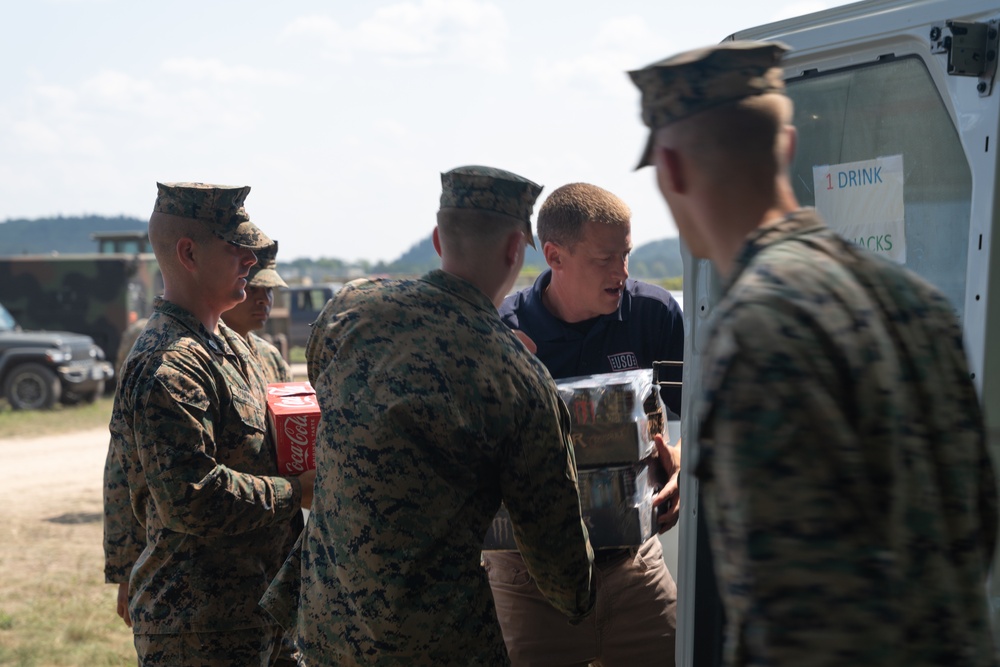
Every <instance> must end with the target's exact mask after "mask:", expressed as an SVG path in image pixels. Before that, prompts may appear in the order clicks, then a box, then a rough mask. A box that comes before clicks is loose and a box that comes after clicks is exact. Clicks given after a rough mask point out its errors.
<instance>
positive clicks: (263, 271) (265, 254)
mask: <svg viewBox="0 0 1000 667" xmlns="http://www.w3.org/2000/svg"><path fill="white" fill-rule="evenodd" d="M254 254H255V255H257V263H256V264H254V265H253V266H251V267H250V273H248V274H247V285H249V286H250V287H288V284H287V283H286V282H285V281H284V280H282V279H281V276H280V275H278V261H277V256H278V242H277V241H275V242H274V243H272V244H271V245H269V246H267V247H266V248H261V249H260V250H255V251H254Z"/></svg>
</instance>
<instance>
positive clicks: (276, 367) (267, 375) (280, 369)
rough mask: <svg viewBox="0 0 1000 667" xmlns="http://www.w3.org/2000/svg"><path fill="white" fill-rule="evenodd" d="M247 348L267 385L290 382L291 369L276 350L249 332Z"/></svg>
mask: <svg viewBox="0 0 1000 667" xmlns="http://www.w3.org/2000/svg"><path fill="white" fill-rule="evenodd" d="M246 344H247V347H248V348H249V349H250V352H251V354H253V357H254V359H255V360H256V361H257V362H258V364H259V365H260V370H261V371H263V373H264V379H265V380H266V381H267V383H268V384H270V383H272V382H291V381H292V367H291V366H289V365H288V362H287V361H285V359H284V358H283V357H282V356H281V352H279V351H278V348H276V347H275V346H273V345H271V344H270V343H268V342H267V341H266V340H264V339H263V338H261V337H260V336H258V335H257V334H255V333H253V332H251V333H250V335H248V336H247V338H246Z"/></svg>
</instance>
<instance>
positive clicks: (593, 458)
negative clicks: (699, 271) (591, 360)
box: [483, 369, 679, 551]
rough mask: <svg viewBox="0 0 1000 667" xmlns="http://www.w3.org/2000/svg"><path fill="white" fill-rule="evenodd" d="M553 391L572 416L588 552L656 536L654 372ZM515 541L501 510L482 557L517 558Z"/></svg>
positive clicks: (658, 408)
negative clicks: (503, 554) (506, 554)
mask: <svg viewBox="0 0 1000 667" xmlns="http://www.w3.org/2000/svg"><path fill="white" fill-rule="evenodd" d="M556 385H557V386H558V388H559V394H560V396H561V397H562V399H563V401H565V402H566V405H567V406H568V407H569V412H570V415H571V416H572V431H571V435H572V438H573V449H574V451H575V453H576V462H577V467H578V478H579V483H580V506H581V509H582V510H583V520H584V523H585V524H586V525H587V531H588V532H589V534H590V543H591V546H592V547H593V548H594V549H604V548H618V547H627V546H638V545H640V544H642V543H643V542H645V541H646V540H648V539H649V538H650V537H652V536H653V535H655V534H656V532H657V522H656V508H654V507H653V496H655V495H656V493H657V492H658V491H659V490H660V489H661V488H662V487H663V485H664V484H665V483H666V474H665V473H664V471H663V467H662V466H661V465H660V462H659V461H658V460H657V459H656V458H655V452H656V445H655V443H654V440H653V436H654V435H656V434H658V433H663V432H664V430H665V426H666V423H665V421H664V419H665V417H664V415H666V414H667V410H666V407H665V406H664V405H663V401H662V400H661V399H660V392H659V387H658V385H656V384H655V383H654V382H653V371H652V370H651V369H648V370H632V371H622V372H618V373H607V374H603V375H588V376H584V377H577V378H566V379H565V380H559V381H557V382H556ZM678 431H679V429H678ZM514 533H515V527H514V525H513V523H512V522H511V518H510V514H509V513H508V512H507V508H506V507H502V506H501V508H500V511H499V513H497V515H496V517H495V518H494V519H493V523H492V525H491V526H490V530H489V532H488V533H487V535H486V540H485V541H484V543H483V549H485V550H486V551H514V550H517V543H516V541H515V539H514Z"/></svg>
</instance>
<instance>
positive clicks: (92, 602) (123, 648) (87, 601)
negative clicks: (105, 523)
mask: <svg viewBox="0 0 1000 667" xmlns="http://www.w3.org/2000/svg"><path fill="white" fill-rule="evenodd" d="M19 523H20V525H18V526H14V527H10V528H11V530H10V532H7V531H6V530H5V531H0V533H5V534H3V538H4V544H3V546H0V567H2V569H3V570H4V571H5V572H8V573H11V574H13V572H15V571H17V572H18V573H19V576H18V577H17V579H18V580H17V581H14V580H12V579H13V578H5V580H4V581H3V582H0V665H10V666H15V665H16V666H18V667H36V666H37V667H49V666H53V667H76V666H79V667H84V666H86V667H91V666H96V667H117V666H119V665H122V666H124V665H130V664H131V665H134V664H135V659H136V658H135V649H134V647H133V644H132V631H131V630H130V629H129V628H127V627H126V626H125V624H124V623H122V621H121V619H120V618H118V615H117V614H115V597H116V591H117V589H116V587H115V586H111V585H109V584H105V583H104V577H103V575H102V572H103V555H102V550H101V529H102V525H101V523H100V522H95V523H90V524H84V525H75V526H59V527H55V526H52V525H51V524H46V523H42V524H41V525H39V524H38V523H34V522H32V523H27V524H25V523H23V522H19ZM25 552H34V553H35V555H36V556H37V558H35V559H32V558H29V557H27V556H26V555H25Z"/></svg>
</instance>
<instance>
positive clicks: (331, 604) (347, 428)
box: [297, 177, 593, 665]
mask: <svg viewBox="0 0 1000 667" xmlns="http://www.w3.org/2000/svg"><path fill="white" fill-rule="evenodd" d="M456 180H463V179H456ZM486 180H487V181H488V177H487V179H486ZM443 181H444V182H445V190H446V193H448V192H449V186H448V184H447V181H445V180H444V179H443ZM483 187H489V184H488V183H486V184H484V186H483ZM536 187H537V186H536ZM456 189H457V185H456ZM473 189H474V190H475V189H476V187H475V186H473ZM451 194H452V195H454V190H452V191H451ZM480 194H482V193H480ZM536 194H537V193H536ZM459 199H461V198H459ZM446 201H454V200H448V199H447V198H446V197H445V196H442V204H445V202H446ZM533 201H534V196H532V197H531V202H533ZM528 210H529V211H530V204H529V208H528ZM528 233H529V234H530V227H529V232H528ZM307 359H308V363H309V377H310V380H311V381H312V383H313V386H314V387H315V388H316V393H317V397H318V400H319V403H320V407H321V408H322V411H323V421H322V422H321V424H320V429H319V434H318V436H317V447H316V466H317V473H318V474H317V478H316V488H315V495H314V499H313V505H312V512H311V514H310V517H309V521H308V523H307V525H306V531H305V539H304V545H303V551H302V569H301V573H302V584H301V597H300V601H299V609H298V618H297V625H298V646H299V649H300V650H301V651H302V654H303V657H304V660H305V664H308V665H332V664H337V665H349V664H370V665H506V664H508V659H507V655H506V650H505V648H504V643H503V637H502V635H501V632H500V627H499V625H498V623H497V619H496V612H495V610H494V607H493V600H492V597H491V595H490V588H489V584H488V582H487V579H486V575H485V573H484V571H483V569H482V568H481V567H480V565H479V563H480V550H481V548H482V543H483V539H484V536H485V535H486V532H487V529H488V528H489V526H490V523H491V521H492V520H493V517H494V515H495V514H496V512H497V510H498V509H499V506H500V502H501V501H504V502H506V504H507V508H508V510H509V511H510V514H511V517H512V519H513V522H514V524H515V528H514V530H515V535H516V538H517V540H518V543H519V546H520V547H521V552H522V554H523V555H524V558H525V561H526V562H527V563H528V567H529V568H530V569H531V571H532V573H533V575H534V576H535V578H536V580H537V581H538V584H539V586H540V587H541V588H542V590H543V591H544V592H545V593H546V595H547V596H548V597H549V598H550V600H551V601H552V603H553V604H554V605H555V606H556V607H557V608H559V609H560V610H561V611H563V613H565V614H567V615H568V616H570V617H572V618H577V619H578V618H580V617H582V616H583V615H585V614H587V613H589V612H590V610H591V608H592V605H593V589H592V588H591V586H590V577H591V569H590V563H591V561H592V560H593V552H592V551H591V550H590V545H589V543H588V540H587V531H586V528H585V527H584V525H583V521H582V518H581V514H580V500H579V496H578V490H577V482H576V463H575V458H574V455H573V449H572V442H571V440H570V438H569V413H568V411H567V409H566V407H565V405H564V404H563V402H562V400H561V399H560V398H559V394H558V392H557V391H556V388H555V385H554V383H553V381H552V379H551V377H550V376H549V374H548V372H547V371H546V370H545V367H544V366H543V365H542V364H541V363H540V362H539V361H538V360H537V359H536V358H535V357H534V356H533V355H531V354H530V353H529V352H528V351H527V350H526V349H525V347H524V345H523V344H522V343H521V342H520V341H519V340H518V339H517V337H516V336H514V334H513V333H512V332H511V331H510V330H509V329H508V328H507V327H506V325H504V324H503V322H501V320H500V317H499V314H498V312H497V309H496V307H495V306H494V304H493V303H492V302H491V301H490V299H489V297H487V296H486V295H485V294H484V293H483V292H482V291H480V290H479V289H478V288H477V287H475V286H474V285H472V284H471V283H468V282H466V281H465V280H463V279H461V278H458V277H457V276H454V275H452V274H449V273H446V272H444V271H432V272H430V273H428V274H427V275H425V276H424V277H423V278H421V279H419V280H406V281H383V280H374V281H371V280H360V281H355V282H352V283H350V284H348V285H346V286H345V287H344V288H343V289H342V290H341V291H340V292H339V293H338V294H337V295H336V296H335V297H334V298H333V299H332V300H331V301H330V302H329V303H328V304H327V306H326V307H325V308H324V310H323V312H322V314H321V315H320V317H319V319H318V321H317V323H316V324H315V325H314V328H313V333H312V336H311V337H310V340H309V344H308V347H307Z"/></svg>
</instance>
